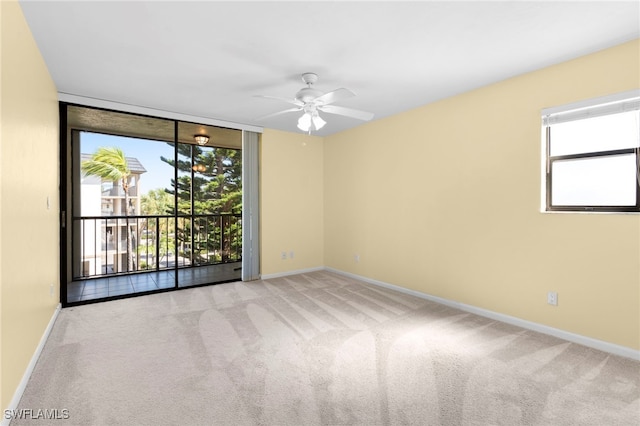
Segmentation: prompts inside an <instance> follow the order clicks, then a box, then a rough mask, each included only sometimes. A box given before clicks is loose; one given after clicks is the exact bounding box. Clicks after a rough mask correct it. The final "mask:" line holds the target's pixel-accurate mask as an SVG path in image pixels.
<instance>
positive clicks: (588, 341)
mask: <svg viewBox="0 0 640 426" xmlns="http://www.w3.org/2000/svg"><path fill="white" fill-rule="evenodd" d="M324 269H325V270H326V271H330V272H334V273H336V274H340V275H344V276H346V277H349V278H354V279H357V280H360V281H364V282H366V283H369V284H373V285H377V286H380V287H385V288H388V289H391V290H396V291H399V292H402V293H405V294H410V295H412V296H416V297H419V298H421V299H426V300H430V301H432V302H436V303H440V304H442V305H446V306H450V307H452V308H456V309H460V310H461V311H465V312H469V313H472V314H476V315H480V316H482V317H486V318H491V319H494V320H496V321H501V322H504V323H507V324H511V325H515V326H518V327H522V328H526V329H528V330H533V331H537V332H539V333H543V334H547V335H550V336H554V337H558V338H560V339H563V340H567V341H569V342H573V343H577V344H580V345H583V346H588V347H590V348H594V349H598V350H601V351H603V352H608V353H610V354H614V355H619V356H623V357H625V358H631V359H634V360H637V361H640V351H637V350H635V349H632V348H628V347H626V346H620V345H616V344H614V343H609V342H605V341H603V340H598V339H593V338H591V337H586V336H582V335H580V334H575V333H571V332H569V331H565V330H561V329H558V328H553V327H549V326H546V325H543V324H538V323H535V322H532V321H527V320H524V319H521V318H517V317H512V316H510V315H505V314H501V313H499V312H494V311H490V310H488V309H483V308H478V307H476V306H472V305H467V304H464V303H460V302H456V301H453V300H449V299H444V298H442V297H437V296H432V295H430V294H426V293H422V292H419V291H416V290H411V289H408V288H404V287H400V286H397V285H394V284H389V283H386V282H383V281H378V280H374V279H371V278H367V277H363V276H360V275H356V274H352V273H350V272H344V271H341V270H339V269H333V268H324Z"/></svg>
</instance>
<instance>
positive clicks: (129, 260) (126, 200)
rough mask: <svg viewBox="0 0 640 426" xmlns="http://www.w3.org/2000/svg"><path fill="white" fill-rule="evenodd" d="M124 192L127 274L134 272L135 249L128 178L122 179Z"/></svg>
mask: <svg viewBox="0 0 640 426" xmlns="http://www.w3.org/2000/svg"><path fill="white" fill-rule="evenodd" d="M122 190H123V191H124V221H125V231H124V232H125V238H126V239H127V272H132V271H133V247H132V244H131V229H130V228H129V183H128V182H127V181H126V178H123V179H122Z"/></svg>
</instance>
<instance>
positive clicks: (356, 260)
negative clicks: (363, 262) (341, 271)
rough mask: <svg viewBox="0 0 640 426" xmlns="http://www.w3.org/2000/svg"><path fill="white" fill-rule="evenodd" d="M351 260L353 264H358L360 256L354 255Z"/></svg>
mask: <svg viewBox="0 0 640 426" xmlns="http://www.w3.org/2000/svg"><path fill="white" fill-rule="evenodd" d="M353 260H354V262H356V263H359V262H360V255H359V254H354V255H353Z"/></svg>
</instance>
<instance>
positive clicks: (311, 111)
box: [258, 72, 373, 133]
mask: <svg viewBox="0 0 640 426" xmlns="http://www.w3.org/2000/svg"><path fill="white" fill-rule="evenodd" d="M302 81H303V82H304V83H305V84H306V85H307V87H304V88H302V89H300V90H299V91H298V93H296V96H295V98H294V99H290V98H282V97H278V96H262V95H259V96H258V97H261V98H266V99H275V100H278V101H284V102H287V103H289V104H293V105H295V107H294V108H289V109H285V110H283V111H278V112H275V113H273V114H268V115H265V116H263V117H260V118H259V119H258V120H264V119H267V118H271V117H275V116H277V115H280V114H286V113H289V112H297V111H303V112H304V114H302V116H301V117H300V118H299V119H298V128H299V129H300V130H302V131H305V132H309V133H311V131H312V130H320V129H321V128H322V127H323V126H324V125H325V124H327V122H326V121H324V120H323V119H322V117H320V114H319V113H320V112H326V113H328V114H336V115H343V116H345V117H350V118H356V119H358V120H363V121H369V120H371V119H372V118H373V113H371V112H367V111H360V110H357V109H352V108H346V107H341V106H337V105H332V104H333V103H335V102H338V101H342V100H344V99H348V98H351V97H353V96H355V95H356V94H355V93H353V92H352V91H351V90H349V89H344V88H340V89H336V90H333V91H331V92H327V93H322V92H321V91H320V90H317V89H314V88H313V84H314V83H315V82H316V81H318V75H317V74H315V73H312V72H306V73H304V74H302Z"/></svg>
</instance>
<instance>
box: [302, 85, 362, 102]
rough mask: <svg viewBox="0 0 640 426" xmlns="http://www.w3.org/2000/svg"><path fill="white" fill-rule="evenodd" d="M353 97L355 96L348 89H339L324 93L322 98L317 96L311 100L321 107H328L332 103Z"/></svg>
mask: <svg viewBox="0 0 640 426" xmlns="http://www.w3.org/2000/svg"><path fill="white" fill-rule="evenodd" d="M355 95H356V94H355V93H353V92H352V91H351V90H349V89H344V88H340V89H336V90H333V91H331V92H328V93H325V94H324V95H322V96H318V97H317V98H315V99H314V100H313V102H314V103H317V104H321V105H329V104H332V103H334V102H338V101H341V100H344V99H349V98H352V97H354V96H355Z"/></svg>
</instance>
